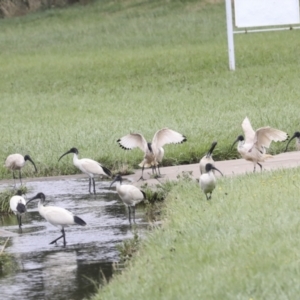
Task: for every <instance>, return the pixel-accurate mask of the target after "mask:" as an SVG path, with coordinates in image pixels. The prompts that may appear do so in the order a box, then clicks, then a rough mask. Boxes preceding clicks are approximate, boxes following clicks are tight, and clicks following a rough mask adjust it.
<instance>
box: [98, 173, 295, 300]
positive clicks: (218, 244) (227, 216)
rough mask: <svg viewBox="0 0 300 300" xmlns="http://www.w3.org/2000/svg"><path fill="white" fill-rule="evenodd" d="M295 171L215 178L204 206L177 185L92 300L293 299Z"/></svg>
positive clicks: (188, 184) (193, 191) (195, 190)
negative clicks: (155, 222) (160, 215)
mask: <svg viewBox="0 0 300 300" xmlns="http://www.w3.org/2000/svg"><path fill="white" fill-rule="evenodd" d="M299 182H300V173H299V168H298V169H286V170H281V171H276V172H263V173H261V174H260V173H256V174H250V175H243V176H236V177H232V178H222V179H221V180H220V181H219V182H218V186H217V188H216V191H215V192H214V194H213V197H212V200H210V201H207V200H206V199H205V196H204V194H203V193H202V191H201V190H200V188H199V186H198V184H197V183H196V182H195V181H188V180H181V181H180V182H179V184H177V185H175V186H174V188H173V189H172V191H171V193H170V194H169V196H168V197H167V199H166V208H165V211H164V222H163V226H162V228H159V229H156V230H153V231H152V232H151V233H150V234H149V236H148V237H147V240H146V241H144V242H143V243H142V247H141V249H140V251H139V252H138V254H137V256H136V257H135V259H134V261H133V262H132V263H130V265H129V267H128V268H127V269H126V270H125V271H124V272H123V273H122V276H116V277H115V278H114V279H113V280H112V281H111V282H110V283H109V284H108V285H107V286H105V287H104V288H103V289H101V290H99V293H98V295H97V296H95V298H93V300H98V299H149V300H150V299H216V300H218V299H253V300H254V299H297V298H298V295H299V292H300V287H299V284H298V283H297V278H298V276H299V272H300V264H299V261H300V253H299V247H300V238H299V230H300V223H299V213H300V203H299V187H300V186H299Z"/></svg>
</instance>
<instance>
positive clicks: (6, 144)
mask: <svg viewBox="0 0 300 300" xmlns="http://www.w3.org/2000/svg"><path fill="white" fill-rule="evenodd" d="M0 26H1V31H0V53H1V56H0V64H1V73H0V90H1V103H2V106H1V120H0V128H1V145H2V147H1V148H0V157H2V159H3V161H4V160H5V158H6V157H7V155H9V154H11V153H21V154H23V155H25V154H30V156H31V157H32V159H33V160H34V161H35V163H36V165H37V168H38V173H37V174H34V173H33V168H31V167H30V166H28V167H26V168H24V173H25V174H24V175H25V176H50V175H58V174H74V173H77V172H79V171H78V170H77V169H76V168H75V167H74V166H73V165H72V163H71V157H69V159H64V160H62V161H61V162H59V163H58V157H59V156H60V155H61V154H63V153H64V152H66V151H67V150H69V149H70V148H71V147H77V148H78V149H79V151H80V155H81V157H89V158H92V159H96V160H98V161H100V162H101V163H103V164H104V165H106V166H107V167H109V168H111V169H113V170H118V169H120V168H122V167H124V166H125V168H126V167H128V168H135V167H137V164H138V163H139V162H140V161H141V158H142V153H141V151H140V150H139V149H136V150H133V151H123V150H122V149H121V148H120V147H119V146H118V144H117V143H116V140H117V139H118V138H120V137H122V136H123V135H125V134H127V133H129V132H139V133H142V134H143V135H144V136H145V137H146V139H148V140H151V139H152V137H153V135H154V133H155V132H156V131H157V130H158V129H160V128H163V127H169V128H172V129H174V130H176V131H179V132H181V133H182V134H184V135H186V136H187V139H188V141H187V143H185V144H183V145H180V146H177V145H176V146H173V145H168V146H166V148H165V150H166V154H165V159H164V162H163V164H164V165H176V164H183V163H194V162H197V161H198V160H199V158H200V157H201V156H202V155H203V153H204V152H205V151H207V148H208V146H209V145H210V143H211V142H212V141H213V140H217V141H218V146H217V148H216V151H215V158H216V159H217V160H221V159H228V158H234V157H237V152H236V150H231V149H230V146H231V144H232V142H233V141H234V140H235V138H236V136H237V135H238V134H240V133H241V126H240V125H241V122H242V120H243V119H244V117H245V116H246V115H247V116H248V117H249V118H250V120H251V122H252V124H253V127H254V128H258V127H261V126H266V125H270V126H272V127H276V128H279V129H282V130H285V131H287V132H290V133H291V134H292V133H293V132H294V131H295V130H296V129H298V130H299V128H297V127H298V126H299V120H298V114H297V113H296V112H297V109H298V106H299V100H298V99H299V97H298V96H299V83H298V70H299V59H300V58H299V56H298V55H297V52H298V49H299V46H300V40H299V39H298V34H299V32H298V31H289V32H272V33H259V34H248V35H239V36H236V38H235V39H236V61H237V70H236V71H235V72H230V71H228V56H227V40H226V23H225V8H224V3H219V4H214V5H211V4H209V3H207V2H205V1H146V0H144V1H142V0H131V1H95V2H93V3H92V4H90V5H87V6H80V5H78V6H76V5H74V6H72V7H71V8H68V9H52V10H48V11H45V12H40V13H35V14H31V15H28V16H26V17H22V18H14V19H2V20H0ZM283 148H284V145H275V146H273V148H272V149H271V152H272V153H278V152H280V151H282V149H283ZM0 178H11V174H10V172H8V171H6V170H5V169H4V167H3V166H2V165H1V166H0Z"/></svg>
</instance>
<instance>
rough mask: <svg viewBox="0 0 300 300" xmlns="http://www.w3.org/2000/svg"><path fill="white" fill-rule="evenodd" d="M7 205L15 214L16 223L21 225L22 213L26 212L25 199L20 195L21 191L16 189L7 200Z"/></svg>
mask: <svg viewBox="0 0 300 300" xmlns="http://www.w3.org/2000/svg"><path fill="white" fill-rule="evenodd" d="M9 206H10V209H11V210H12V212H13V213H14V214H15V215H16V216H17V220H18V225H19V228H20V229H21V227H22V215H23V214H25V213H26V211H27V210H26V200H25V199H24V198H23V197H22V191H21V190H18V191H17V193H16V195H15V196H12V197H11V198H10V200H9Z"/></svg>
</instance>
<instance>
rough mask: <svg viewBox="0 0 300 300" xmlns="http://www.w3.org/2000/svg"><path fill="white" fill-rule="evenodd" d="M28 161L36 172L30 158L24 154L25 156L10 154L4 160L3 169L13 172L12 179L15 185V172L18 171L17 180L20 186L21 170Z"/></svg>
mask: <svg viewBox="0 0 300 300" xmlns="http://www.w3.org/2000/svg"><path fill="white" fill-rule="evenodd" d="M27 160H29V161H30V162H31V163H32V164H33V166H34V169H35V171H36V172H37V169H36V166H35V163H34V162H33V160H32V159H31V157H30V156H29V155H28V154H26V155H25V156H23V155H21V154H18V153H16V154H11V155H9V156H8V157H7V158H6V160H5V167H6V168H7V169H9V170H11V171H12V172H13V178H14V182H15V185H16V177H15V171H19V179H20V183H21V185H22V175H21V169H22V168H23V167H24V166H25V163H26V161H27Z"/></svg>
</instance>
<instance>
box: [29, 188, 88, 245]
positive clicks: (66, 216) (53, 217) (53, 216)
mask: <svg viewBox="0 0 300 300" xmlns="http://www.w3.org/2000/svg"><path fill="white" fill-rule="evenodd" d="M36 199H39V204H38V210H39V213H40V215H41V216H42V217H43V218H45V219H46V220H47V221H48V222H49V223H50V224H52V225H54V226H56V227H58V228H60V229H61V233H62V235H61V236H60V237H58V238H57V239H55V240H54V241H52V242H51V243H50V244H54V243H56V242H57V241H58V240H60V239H61V238H63V240H64V247H65V246H66V234H65V227H66V226H69V225H81V226H85V225H86V223H85V221H83V220H82V219H81V218H79V217H78V216H74V215H73V214H72V213H71V212H70V211H68V210H66V209H65V208H62V207H58V206H44V203H45V195H44V194H43V193H38V194H36V195H35V196H34V197H33V198H31V199H29V200H28V202H27V205H28V203H29V202H31V201H33V200H36Z"/></svg>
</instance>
